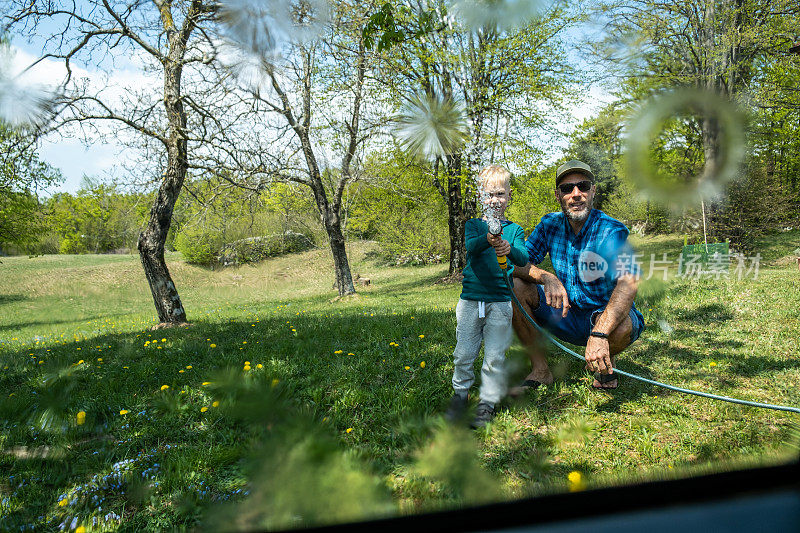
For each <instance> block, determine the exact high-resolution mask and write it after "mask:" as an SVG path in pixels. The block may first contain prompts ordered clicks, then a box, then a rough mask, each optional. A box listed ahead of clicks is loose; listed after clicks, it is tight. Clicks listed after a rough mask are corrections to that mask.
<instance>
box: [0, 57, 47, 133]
mask: <svg viewBox="0 0 800 533" xmlns="http://www.w3.org/2000/svg"><path fill="white" fill-rule="evenodd" d="M13 57H14V53H13V51H12V50H11V47H10V46H9V45H8V44H3V45H0V121H2V122H6V123H7V124H9V125H11V127H12V128H35V127H38V126H41V125H42V124H44V123H45V122H46V121H47V120H48V119H49V117H50V114H51V112H52V109H53V103H54V99H55V94H54V92H53V91H52V90H51V89H49V88H48V87H45V86H44V85H41V84H31V83H25V82H24V81H23V80H22V79H21V77H20V76H19V75H13V74H12V71H13V69H12V60H13Z"/></svg>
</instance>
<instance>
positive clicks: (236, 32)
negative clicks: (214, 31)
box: [218, 0, 330, 57]
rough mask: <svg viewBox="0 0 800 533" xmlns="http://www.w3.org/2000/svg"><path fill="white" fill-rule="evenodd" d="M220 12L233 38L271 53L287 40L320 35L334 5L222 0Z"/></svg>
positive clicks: (313, 0) (308, 0)
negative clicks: (331, 6)
mask: <svg viewBox="0 0 800 533" xmlns="http://www.w3.org/2000/svg"><path fill="white" fill-rule="evenodd" d="M218 16H219V20H220V22H222V24H223V27H224V28H225V33H226V35H227V37H228V38H229V39H230V40H231V41H232V42H234V43H235V44H236V45H237V46H239V47H240V48H242V49H243V50H246V51H248V52H251V53H253V54H256V55H258V56H262V57H269V56H271V55H272V54H273V53H274V52H275V51H276V50H277V49H279V48H280V46H281V45H282V44H284V43H288V42H308V41H310V40H313V39H316V38H317V37H319V36H320V35H321V34H322V32H323V31H324V29H325V26H326V25H327V24H328V21H329V20H330V6H329V5H328V2H327V1H326V0H222V1H221V2H220V4H219V11H218Z"/></svg>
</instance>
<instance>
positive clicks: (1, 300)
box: [0, 294, 30, 305]
mask: <svg viewBox="0 0 800 533" xmlns="http://www.w3.org/2000/svg"><path fill="white" fill-rule="evenodd" d="M26 300H30V298H28V297H27V296H25V295H24V294H0V305H5V304H10V303H15V302H24V301H26Z"/></svg>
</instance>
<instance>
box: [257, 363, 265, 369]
mask: <svg viewBox="0 0 800 533" xmlns="http://www.w3.org/2000/svg"><path fill="white" fill-rule="evenodd" d="M256 368H264V365H262V364H261V363H258V364H257V365H256Z"/></svg>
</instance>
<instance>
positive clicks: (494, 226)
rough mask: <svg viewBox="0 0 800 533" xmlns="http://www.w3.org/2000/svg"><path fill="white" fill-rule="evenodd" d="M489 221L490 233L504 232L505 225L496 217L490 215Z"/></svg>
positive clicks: (498, 233)
mask: <svg viewBox="0 0 800 533" xmlns="http://www.w3.org/2000/svg"><path fill="white" fill-rule="evenodd" d="M487 223H488V224H489V233H491V234H492V235H500V234H501V233H503V225H502V224H501V223H500V221H499V220H497V219H496V218H494V217H490V218H489V220H488V221H487Z"/></svg>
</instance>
